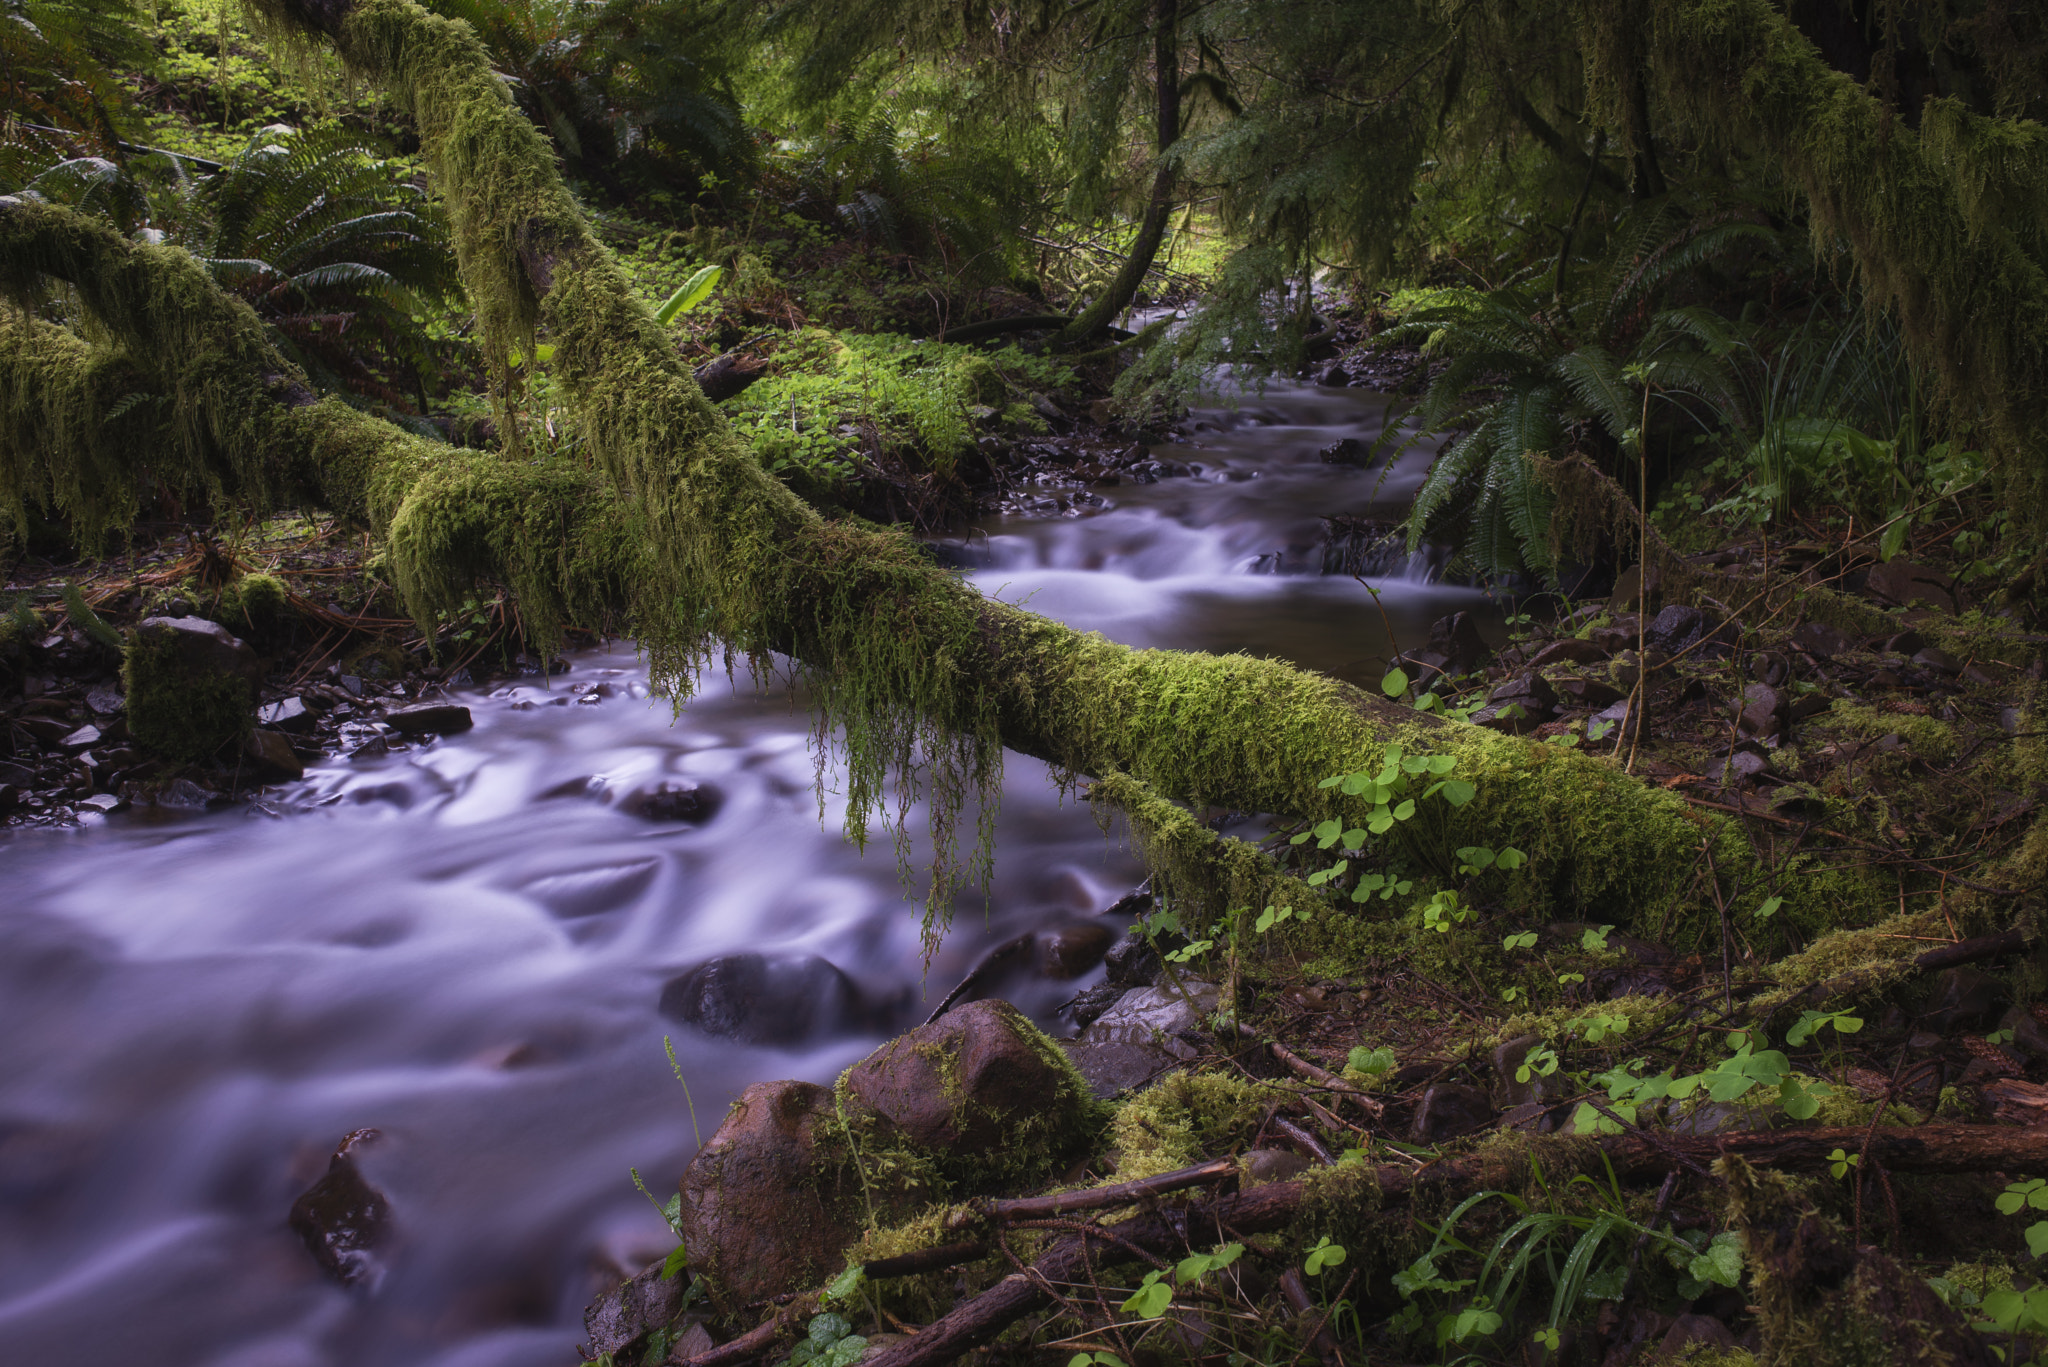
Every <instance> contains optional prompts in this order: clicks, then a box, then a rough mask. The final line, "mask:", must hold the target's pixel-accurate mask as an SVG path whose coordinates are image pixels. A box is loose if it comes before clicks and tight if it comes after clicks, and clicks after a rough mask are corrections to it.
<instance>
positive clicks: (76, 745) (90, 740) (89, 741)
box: [57, 722, 100, 751]
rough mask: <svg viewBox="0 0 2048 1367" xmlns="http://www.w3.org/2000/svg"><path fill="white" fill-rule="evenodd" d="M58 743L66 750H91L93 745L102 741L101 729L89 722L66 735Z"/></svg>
mask: <svg viewBox="0 0 2048 1367" xmlns="http://www.w3.org/2000/svg"><path fill="white" fill-rule="evenodd" d="M57 743H58V744H59V745H61V746H63V747H64V748H65V749H66V750H71V751H78V750H90V749H91V748H92V747H93V746H95V745H98V744H99V743H100V729H99V728H98V727H97V726H94V725H92V724H91V723H90V722H88V723H86V724H85V725H84V726H81V727H79V728H78V729H77V730H76V731H73V732H71V733H70V734H68V735H66V736H65V737H64V738H63V739H62V740H60V741H58V742H57Z"/></svg>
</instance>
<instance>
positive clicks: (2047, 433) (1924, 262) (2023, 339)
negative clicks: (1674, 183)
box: [1581, 0, 2048, 536]
mask: <svg viewBox="0 0 2048 1367" xmlns="http://www.w3.org/2000/svg"><path fill="white" fill-rule="evenodd" d="M1581 16H1582V23H1583V24H1584V25H1585V36H1586V42H1585V49H1586V52H1587V60H1588V62H1589V64H1590V67H1591V74H1592V76H1593V78H1594V82H1593V83H1594V85H1595V86H1596V88H1597V89H1599V90H1600V91H1602V92H1603V94H1604V95H1605V98H1606V103H1607V104H1608V105H1609V106H1616V105H1617V104H1618V102H1619V101H1621V100H1622V99H1624V98H1625V96H1626V92H1627V91H1628V90H1630V89H1632V88H1633V83H1634V82H1636V81H1638V80H1640V79H1641V75H1642V72H1643V70H1644V65H1645V64H1647V67H1648V71H1649V75H1650V77H1651V85H1652V86H1653V88H1654V89H1655V91H1656V92H1657V94H1658V95H1659V96H1660V97H1661V98H1662V99H1664V100H1666V101H1668V102H1669V104H1670V105H1671V107H1672V109H1673V110H1674V112H1676V113H1678V114H1679V115H1680V116H1681V117H1682V118H1685V119H1688V120H1691V121H1694V122H1696V123H1698V124H1700V125H1703V126H1705V127H1709V128H1712V129H1714V130H1715V131H1716V132H1717V133H1718V134H1719V135H1720V136H1721V137H1723V138H1724V139H1726V140H1727V141H1728V142H1730V143H1732V144H1734V145H1738V146H1750V147H1755V148H1757V149H1759V150H1760V151H1761V152H1763V153H1764V154H1765V155H1767V156H1769V157H1772V158H1774V159H1776V160H1777V161H1778V162H1779V163H1780V164H1782V165H1783V167H1784V168H1785V171H1786V174H1787V175H1788V177H1789V178H1790V179H1791V180H1792V181H1793V182H1794V183H1795V184H1796V185H1798V187H1799V188H1800V190H1801V191H1802V192H1803V193H1804V194H1805V196H1806V199H1807V201H1808V203H1809V204H1810V205H1811V207H1812V222H1813V230H1814V233H1815V236H1816V239H1817V241H1818V242H1819V244H1820V245H1821V246H1822V247H1823V248H1824V249H1826V248H1831V247H1832V246H1833V245H1834V244H1835V243H1837V242H1841V243H1846V244H1847V245H1848V247H1849V249H1850V251H1851V253H1852V255H1853V257H1854V260H1855V263H1856V269H1857V271H1858V273H1859V275H1860V277H1861V279H1862V282H1863V285H1864V288H1865V289H1866V291H1867V292H1868V293H1869V295H1870V297H1871V298H1872V299H1873V300H1874V301H1875V302H1876V303H1878V304H1880V305H1881V306H1883V307H1886V308H1889V309H1891V310H1893V311H1894V312H1895V313H1896V314H1897V316H1898V319H1899V324H1900V328H1901V331H1902V333H1903V335H1904V337H1905V340H1906V345H1907V347H1908V350H1909V351H1910V353H1911V355H1912V358H1913V361H1914V363H1915V364H1916V365H1917V366H1919V367H1920V368H1922V369H1923V370H1924V371H1925V372H1926V373H1927V374H1929V375H1931V376H1935V377H1937V379H1938V382H1939V383H1940V385H1941V386H1942V388H1943V391H1944V397H1945V398H1946V399H1947V400H1948V401H1949V402H1950V403H1951V404H1953V405H1954V406H1955V411H1956V412H1957V415H1958V416H1959V417H1961V418H1964V419H1966V420H1976V419H1982V420H1985V421H1987V422H1988V425H1989V427H1990V436H1991V437H1992V438H1993V446H1994V455H1995V457H1996V459H1997V463H1998V474H1999V478H2000V481H2001V485H2002V492H2003V494H2004V500H2005V504H2006V506H2007V507H2009V508H2011V509H2013V511H2014V513H2015V515H2016V521H2017V522H2018V523H2019V524H2020V525H2021V526H2023V527H2025V528H2026V529H2027V530H2028V531H2029V532H2030V533H2032V534H2035V535H2037V536H2038V535H2040V534H2041V533H2043V532H2044V531H2048V271H2044V269H2043V264H2042V263H2043V259H2044V256H2043V238H2042V234H2041V212H2042V208H2043V205H2042V202H2041V194H2042V190H2041V187H2042V186H2043V185H2044V184H2048V143H2044V135H2043V130H2042V129H2041V128H2040V126H2039V125H2038V124H2035V123H2033V122H2031V121H2027V120H2014V119H1998V118H1987V117H1982V116H1978V115H1973V114H1970V113H1967V112H1966V111H1964V110H1963V109H1962V108H1961V107H1960V106H1958V105H1956V104H1955V103H1954V102H1953V101H1948V100H1934V101H1930V102H1929V103H1928V105H1927V106H1926V107H1925V109H1924V110H1921V111H1917V112H1918V113H1919V114H1920V116H1921V117H1920V127H1919V129H1918V131H1915V129H1914V128H1913V127H1912V126H1911V125H1910V122H1909V120H1908V119H1906V118H1904V117H1901V116H1900V115H1899V114H1898V112H1897V111H1895V110H1893V109H1892V108H1891V107H1890V106H1888V105H1887V104H1886V103H1885V102H1884V101H1883V100H1881V99H1880V98H1878V96H1877V95H1875V94H1873V93H1872V92H1871V91H1870V90H1869V89H1867V88H1866V87H1865V86H1863V85H1861V84H1859V83H1858V82H1857V81H1856V80H1855V79H1854V78H1852V77H1851V76H1849V75H1847V74H1845V73H1843V72H1839V71H1836V70H1834V69H1833V68H1831V67H1830V66H1828V64H1827V63H1826V61H1824V60H1823V59H1822V57H1821V55H1820V53H1819V52H1818V51H1817V50H1816V49H1815V48H1814V46H1813V44H1812V43H1811V42H1809V41H1808V40H1807V39H1806V38H1805V37H1804V36H1803V35H1802V34H1801V33H1800V32H1799V31H1798V30H1797V29H1796V28H1794V27H1793V25H1792V23H1791V21H1790V20H1789V19H1788V18H1787V17H1786V15H1785V12H1784V10H1783V7H1781V6H1780V5H1778V4H1776V3H1773V0H1660V3H1657V4H1652V5H1644V4H1640V3H1634V2H1632V0H1604V2H1603V3H1601V4H1597V5H1590V6H1586V7H1585V8H1584V9H1582V10H1581Z"/></svg>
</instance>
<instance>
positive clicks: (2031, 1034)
mask: <svg viewBox="0 0 2048 1367" xmlns="http://www.w3.org/2000/svg"><path fill="white" fill-rule="evenodd" d="M1998 1028H1999V1029H2000V1030H2010V1031H2012V1043H2011V1046H2010V1047H2011V1048H2012V1050H2013V1052H2015V1053H2017V1054H2019V1055H2020V1056H2021V1057H2022V1058H2025V1059H2031V1060H2034V1061H2036V1062H2038V1061H2040V1060H2042V1059H2048V1030H2044V1029H2043V1028H2042V1027H2041V1022H2039V1021H2038V1020H2035V1019H2034V1013H2033V1012H2031V1011H2029V1010H2028V1009H2027V1008H2026V1007H2024V1006H2015V1007H2012V1008H2010V1009H2008V1010H2007V1011H2006V1013H2005V1014H2004V1015H2003V1016H2000V1017H1999V1018H1998Z"/></svg>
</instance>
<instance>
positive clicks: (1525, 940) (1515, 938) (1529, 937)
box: [1500, 930, 1536, 953]
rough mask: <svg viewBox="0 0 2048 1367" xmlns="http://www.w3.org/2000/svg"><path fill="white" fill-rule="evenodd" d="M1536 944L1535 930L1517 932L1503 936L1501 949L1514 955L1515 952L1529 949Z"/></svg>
mask: <svg viewBox="0 0 2048 1367" xmlns="http://www.w3.org/2000/svg"><path fill="white" fill-rule="evenodd" d="M1535 943H1536V932H1535V931H1533V930H1523V931H1517V932H1516V933H1515V934H1513V935H1506V936H1502V937H1501V942H1500V947H1501V948H1502V949H1505V950H1507V951H1508V952H1509V953H1513V952H1514V951H1515V950H1518V949H1527V948H1529V947H1530V946H1531V945H1534V944H1535Z"/></svg>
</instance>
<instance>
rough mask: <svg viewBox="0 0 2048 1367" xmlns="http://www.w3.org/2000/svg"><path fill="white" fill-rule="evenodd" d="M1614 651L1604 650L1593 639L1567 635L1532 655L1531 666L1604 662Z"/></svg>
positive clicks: (1544, 666)
mask: <svg viewBox="0 0 2048 1367" xmlns="http://www.w3.org/2000/svg"><path fill="white" fill-rule="evenodd" d="M1613 653H1614V652H1613V651H1611V650H1602V649H1601V648H1600V647H1599V646H1596V645H1594V644H1593V643H1592V642H1591V641H1581V640H1580V639H1579V638H1578V637H1576V636H1567V637H1565V638H1564V639H1563V640H1561V641H1552V642H1551V643H1550V644H1549V645H1547V646H1545V647H1543V649H1541V650H1539V651H1537V652H1536V653H1535V655H1533V656H1532V657H1530V660H1529V668H1531V669H1547V668H1549V667H1550V666H1551V665H1592V664H1602V663H1604V662H1605V661H1606V659H1607V657H1608V656H1609V655H1612V654H1613Z"/></svg>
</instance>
